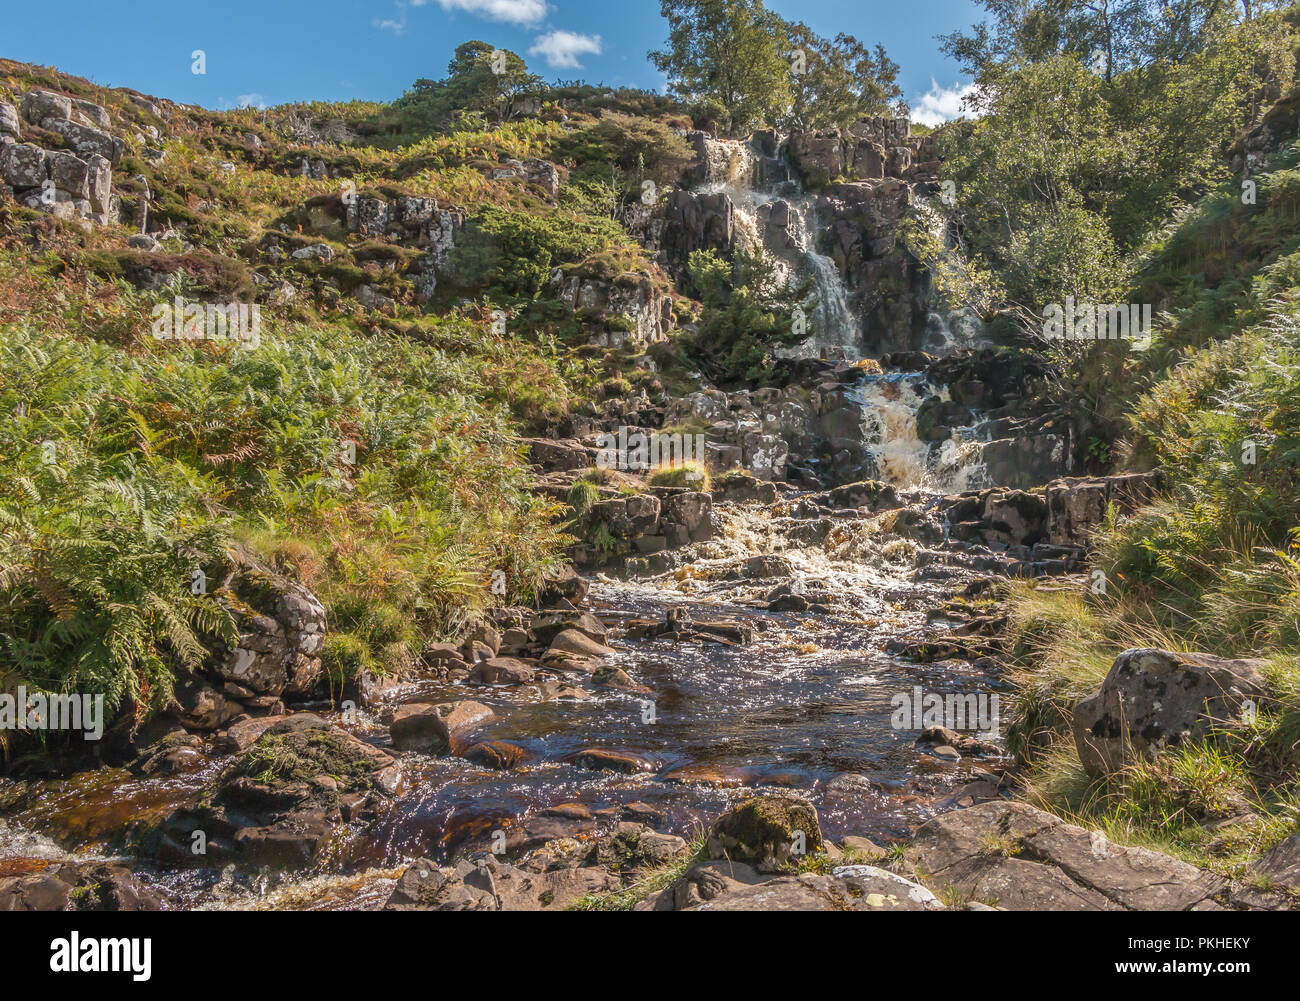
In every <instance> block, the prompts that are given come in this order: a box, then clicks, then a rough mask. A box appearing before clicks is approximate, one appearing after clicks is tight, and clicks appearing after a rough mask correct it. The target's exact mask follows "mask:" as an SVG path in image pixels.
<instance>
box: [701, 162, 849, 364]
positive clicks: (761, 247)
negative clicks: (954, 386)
mask: <svg viewBox="0 0 1300 1001" xmlns="http://www.w3.org/2000/svg"><path fill="white" fill-rule="evenodd" d="M704 148H705V163H706V171H707V173H706V178H705V182H704V184H703V185H701V186H700V187H699V188H697V189H696V190H697V191H698V192H700V193H708V194H715V193H717V192H724V193H726V195H727V196H728V198H730V199H731V203H732V206H733V208H734V211H735V239H736V243H737V245H738V246H740V247H741V248H742V249H743V250H746V251H748V252H749V253H763V254H766V255H767V256H768V257H769V258H770V259H772V260H773V261H774V263H776V265H777V268H778V272H779V273H781V274H782V275H783V276H784V277H794V276H793V275H792V273H791V272H792V270H793V268H792V265H797V267H798V268H799V269H800V270H801V271H802V273H803V276H804V277H807V278H809V279H810V280H811V281H812V283H813V287H814V289H815V290H816V291H815V293H814V301H813V302H812V304H811V305H812V313H813V315H812V323H811V324H810V327H811V331H812V333H811V336H810V337H809V339H808V340H807V341H806V342H805V343H804V344H802V345H799V346H798V347H796V348H794V349H790V350H787V351H783V352H782V356H783V357H818V356H819V355H821V354H822V353H824V352H828V353H832V354H836V355H842V356H844V357H851V358H855V357H858V356H859V349H858V336H857V335H858V326H859V324H858V320H857V318H856V317H855V316H854V315H853V311H852V309H850V308H849V294H848V289H847V288H845V286H844V280H843V278H842V277H841V276H840V272H839V268H838V267H836V265H835V262H834V261H832V260H831V259H830V258H829V257H827V256H826V255H825V254H821V253H819V252H818V251H817V246H816V238H815V235H814V234H815V233H816V232H817V229H818V220H817V217H816V209H815V200H814V198H813V197H812V196H810V195H807V194H805V193H804V192H803V191H801V190H799V189H798V188H797V186H795V185H793V182H791V184H790V186H791V187H793V189H794V190H792V191H791V192H790V193H788V194H786V195H783V196H778V195H776V194H774V193H772V192H768V191H758V190H755V188H754V174H755V156H754V151H753V150H752V149H751V148H750V146H749V144H748V143H745V142H741V141H739V140H724V139H706V140H705V141H704ZM777 202H782V203H783V204H784V205H785V206H786V207H787V208H788V212H789V221H788V224H787V225H786V226H785V231H786V239H787V240H788V245H787V246H772V245H770V241H769V239H768V237H767V228H766V227H765V226H764V225H763V222H762V220H761V219H760V213H761V210H762V209H764V208H765V207H766V208H770V207H771V206H773V205H774V204H775V203H777ZM792 258H793V260H792Z"/></svg>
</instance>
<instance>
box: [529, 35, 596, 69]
mask: <svg viewBox="0 0 1300 1001" xmlns="http://www.w3.org/2000/svg"><path fill="white" fill-rule="evenodd" d="M603 51H604V43H603V42H601V40H600V36H599V35H579V34H577V33H576V32H573V31H548V32H547V33H546V34H545V35H538V36H537V39H536V40H535V41H534V42H533V47H532V48H531V49H529V50H528V54H529V55H530V56H542V57H543V58H544V59H545V60H546V65H547V66H550V67H551V68H552V69H568V70H580V69H582V63H580V62H578V56H587V55H590V56H598V55H600V54H601V52H603Z"/></svg>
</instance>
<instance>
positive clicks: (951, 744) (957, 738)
mask: <svg viewBox="0 0 1300 1001" xmlns="http://www.w3.org/2000/svg"><path fill="white" fill-rule="evenodd" d="M916 746H917V747H932V748H935V751H936V752H937V750H938V748H939V747H943V746H947V747H948V748H949V749H950V750H955V751H956V752H958V753H959V754H964V755H969V756H972V757H977V756H983V755H995V756H996V755H1001V754H1002V753H1003V751H1002V749H1001V748H1000V747H998V745H997V744H991V743H989V742H988V741H985V740H980V739H979V738H978V737H976V736H974V735H972V734H969V733H960V732H958V731H957V730H952V729H949V728H948V727H946V726H929V727H926V728H925V729H924V730H922V731H921V735H920V736H919V737H917V738H916Z"/></svg>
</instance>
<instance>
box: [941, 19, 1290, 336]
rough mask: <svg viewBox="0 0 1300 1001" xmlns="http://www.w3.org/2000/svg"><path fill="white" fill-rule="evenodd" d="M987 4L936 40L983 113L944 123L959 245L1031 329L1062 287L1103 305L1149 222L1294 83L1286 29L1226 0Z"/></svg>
mask: <svg viewBox="0 0 1300 1001" xmlns="http://www.w3.org/2000/svg"><path fill="white" fill-rule="evenodd" d="M985 7H986V8H988V9H989V10H990V12H991V13H993V14H994V17H995V24H994V27H993V29H990V28H988V27H987V26H981V27H980V28H977V29H976V30H975V31H974V32H973V33H972V34H970V35H960V34H958V35H953V36H949V37H948V38H947V39H946V40H945V47H946V49H947V51H948V52H949V53H950V54H952V55H953V56H955V57H956V58H958V59H959V61H961V62H962V63H963V65H964V66H965V67H966V68H967V70H968V71H969V72H971V73H972V74H973V76H974V77H975V87H974V89H973V92H972V93H971V95H970V96H969V97H968V102H969V104H970V106H971V108H972V110H974V111H976V112H979V113H981V117H980V118H979V119H978V120H977V121H973V122H965V123H961V124H959V125H957V126H954V127H950V128H948V129H945V130H943V133H942V135H943V139H942V146H943V150H944V153H945V156H946V163H945V167H944V176H945V177H946V178H947V179H949V180H951V181H952V182H953V183H954V186H955V192H954V193H955V205H954V207H953V211H952V213H951V216H952V222H953V224H954V226H955V228H957V229H958V231H959V232H960V234H961V246H960V252H961V253H962V254H963V255H965V256H968V257H970V258H972V259H973V261H974V264H973V266H972V270H973V271H975V272H977V273H979V272H988V273H991V274H992V275H994V276H995V277H996V278H997V279H998V280H999V281H1000V282H1001V284H1002V285H1003V286H1004V287H1005V292H1006V297H1007V299H1006V305H1007V307H1009V308H1011V309H1014V310H1016V311H1017V312H1018V313H1019V315H1020V317H1021V319H1022V321H1023V322H1024V323H1025V324H1026V325H1027V326H1035V325H1036V324H1037V322H1038V321H1039V318H1041V310H1042V308H1043V305H1044V304H1045V303H1046V302H1060V301H1061V300H1062V299H1063V297H1064V295H1065V294H1072V295H1074V296H1075V298H1076V299H1077V300H1080V301H1082V300H1085V299H1089V298H1091V299H1092V300H1093V301H1113V300H1107V299H1103V298H1101V297H1102V296H1103V295H1110V294H1112V293H1113V291H1114V290H1116V289H1118V288H1121V287H1123V286H1124V285H1125V284H1126V282H1127V274H1128V266H1127V264H1126V258H1127V257H1128V256H1129V255H1131V254H1132V252H1133V251H1134V250H1135V249H1136V248H1137V247H1139V246H1140V245H1141V243H1142V241H1143V240H1144V239H1145V238H1146V237H1147V234H1148V233H1149V232H1150V231H1151V230H1152V229H1153V228H1154V227H1156V226H1158V225H1160V224H1162V223H1163V222H1164V220H1165V219H1167V218H1168V216H1169V215H1170V214H1171V213H1172V212H1173V211H1174V210H1175V209H1176V208H1177V206H1178V205H1179V204H1180V203H1181V202H1182V201H1183V200H1184V199H1186V198H1187V197H1188V195H1189V193H1195V192H1198V191H1204V190H1205V189H1206V188H1207V187H1208V186H1210V185H1212V184H1214V183H1217V182H1218V181H1219V180H1220V179H1221V178H1222V176H1223V166H1222V160H1221V152H1222V149H1223V147H1224V145H1225V144H1226V143H1227V142H1228V141H1229V140H1230V139H1231V137H1232V136H1233V134H1234V132H1236V131H1237V130H1238V129H1240V128H1241V127H1242V125H1243V124H1245V125H1250V124H1253V123H1254V121H1255V120H1257V118H1258V116H1259V113H1260V111H1261V107H1262V104H1261V101H1262V100H1263V99H1266V98H1269V97H1270V95H1271V97H1272V98H1275V97H1277V96H1278V95H1279V94H1280V93H1281V92H1282V91H1283V90H1284V89H1285V88H1287V87H1289V85H1290V82H1291V80H1292V78H1293V76H1294V66H1295V56H1294V53H1293V45H1294V39H1293V32H1292V28H1291V27H1290V25H1289V24H1288V23H1287V22H1285V21H1284V20H1282V19H1281V18H1280V17H1278V16H1277V15H1269V16H1267V17H1261V18H1257V19H1255V20H1252V21H1248V22H1245V23H1240V24H1239V23H1236V22H1235V21H1234V19H1233V17H1232V15H1231V5H1228V4H1225V3H1215V4H1210V5H1200V4H1191V3H1180V4H1175V5H1172V6H1168V7H1165V6H1160V7H1157V6H1156V5H1153V4H1149V3H1145V2H1137V0H1135V2H1132V3H1121V4H1119V5H1117V6H1115V7H1114V9H1111V8H1110V7H1109V5H1108V9H1107V16H1106V17H1104V18H1099V15H1098V13H1097V10H1096V5H1094V4H1085V3H1080V2H1072V0H1042V2H1030V3H1020V2H1012V0H987V2H986V3H985Z"/></svg>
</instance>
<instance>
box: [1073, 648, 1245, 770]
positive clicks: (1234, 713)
mask: <svg viewBox="0 0 1300 1001" xmlns="http://www.w3.org/2000/svg"><path fill="white" fill-rule="evenodd" d="M1262 667H1263V663H1262V662H1261V661H1258V660H1226V659H1224V658H1221V657H1215V656H1212V655H1210V654H1205V653H1175V652H1173V651H1169V650H1151V649H1139V650H1125V651H1124V652H1123V653H1121V654H1120V655H1119V656H1118V657H1116V658H1115V663H1114V664H1112V665H1111V669H1110V672H1109V673H1108V674H1107V675H1106V680H1105V681H1103V682H1102V685H1101V688H1100V689H1099V690H1098V691H1097V692H1096V693H1094V694H1093V695H1091V696H1089V697H1088V698H1086V699H1083V700H1082V701H1081V702H1079V703H1078V704H1077V705H1076V706H1075V707H1074V712H1073V723H1072V726H1073V730H1074V742H1075V746H1076V747H1077V748H1078V751H1079V760H1080V761H1081V762H1082V763H1083V766H1084V768H1086V769H1087V770H1088V772H1089V773H1090V774H1092V775H1102V774H1105V773H1107V772H1112V771H1115V770H1117V769H1119V768H1122V767H1123V766H1124V764H1125V763H1126V762H1128V761H1131V760H1132V759H1133V758H1134V757H1152V756H1154V755H1156V754H1158V753H1159V752H1160V751H1162V750H1163V749H1165V748H1166V747H1178V746H1181V745H1185V744H1188V743H1192V742H1195V741H1199V740H1204V739H1205V738H1207V737H1209V736H1210V735H1211V733H1212V732H1214V731H1215V730H1222V729H1224V728H1231V727H1235V726H1239V725H1240V724H1241V722H1242V717H1243V712H1244V710H1245V709H1246V708H1247V706H1246V703H1247V701H1248V700H1249V701H1251V702H1255V701H1258V700H1259V699H1262V698H1267V697H1268V694H1269V687H1268V682H1267V680H1266V679H1265V678H1264V675H1263V673H1262V670H1261V668H1262Z"/></svg>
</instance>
